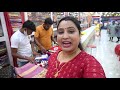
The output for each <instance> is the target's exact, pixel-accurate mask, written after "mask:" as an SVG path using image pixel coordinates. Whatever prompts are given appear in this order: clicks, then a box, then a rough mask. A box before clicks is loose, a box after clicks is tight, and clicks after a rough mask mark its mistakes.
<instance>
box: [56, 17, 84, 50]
mask: <svg viewBox="0 0 120 90" xmlns="http://www.w3.org/2000/svg"><path fill="white" fill-rule="evenodd" d="M63 20H65V21H68V20H70V21H72V22H73V23H74V24H75V25H76V27H77V28H78V30H79V35H81V27H80V23H79V21H78V20H77V19H76V18H74V17H72V16H66V17H63V18H62V19H61V20H60V21H59V22H58V25H57V29H58V26H59V24H60V22H61V21H63ZM78 48H80V50H83V47H82V44H81V43H79V45H78Z"/></svg>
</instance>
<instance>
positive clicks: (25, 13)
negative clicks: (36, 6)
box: [24, 12, 28, 21]
mask: <svg viewBox="0 0 120 90" xmlns="http://www.w3.org/2000/svg"><path fill="white" fill-rule="evenodd" d="M24 15H25V21H27V20H28V15H27V12H24Z"/></svg>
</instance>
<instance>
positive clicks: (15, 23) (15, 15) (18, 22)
mask: <svg viewBox="0 0 120 90" xmlns="http://www.w3.org/2000/svg"><path fill="white" fill-rule="evenodd" d="M9 16H10V22H11V26H12V28H13V32H16V31H17V30H19V29H20V28H21V27H22V19H21V16H20V12H9Z"/></svg>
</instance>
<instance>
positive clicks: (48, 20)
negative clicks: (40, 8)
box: [43, 18, 53, 30]
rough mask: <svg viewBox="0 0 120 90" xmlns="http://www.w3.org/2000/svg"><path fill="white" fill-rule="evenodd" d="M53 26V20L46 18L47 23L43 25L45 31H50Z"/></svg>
mask: <svg viewBox="0 0 120 90" xmlns="http://www.w3.org/2000/svg"><path fill="white" fill-rule="evenodd" d="M52 24H53V21H52V19H51V18H46V19H45V21H44V24H43V27H44V29H45V30H48V29H49V28H50V27H51V25H52Z"/></svg>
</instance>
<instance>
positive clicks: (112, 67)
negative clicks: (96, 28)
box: [87, 30, 120, 78]
mask: <svg viewBox="0 0 120 90" xmlns="http://www.w3.org/2000/svg"><path fill="white" fill-rule="evenodd" d="M113 41H114V42H111V41H109V37H108V34H107V31H106V30H102V31H101V38H98V37H96V38H95V41H94V42H93V44H94V45H96V48H94V49H92V53H91V49H89V48H88V49H87V52H88V53H90V54H92V55H93V56H95V57H96V59H97V60H98V61H99V62H100V63H101V65H102V66H103V69H104V71H105V74H106V77H107V78H120V61H119V60H118V57H117V56H116V54H115V52H114V48H115V46H116V45H117V44H120V42H119V43H116V41H117V38H116V37H114V39H113Z"/></svg>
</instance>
